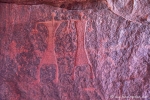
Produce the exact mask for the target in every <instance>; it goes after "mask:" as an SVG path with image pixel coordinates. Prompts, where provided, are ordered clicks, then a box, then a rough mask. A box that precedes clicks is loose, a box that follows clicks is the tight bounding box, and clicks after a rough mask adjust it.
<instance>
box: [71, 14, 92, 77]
mask: <svg viewBox="0 0 150 100" xmlns="http://www.w3.org/2000/svg"><path fill="white" fill-rule="evenodd" d="M83 15H84V14H83V13H80V17H81V19H80V20H77V21H75V27H76V30H77V51H76V60H75V67H76V66H83V65H89V66H90V73H91V75H90V77H91V78H94V74H93V68H92V65H91V63H90V61H89V58H88V54H87V51H86V47H85V31H86V25H87V20H84V19H83ZM74 69H75V68H74ZM74 76H75V75H74ZM74 76H73V79H74Z"/></svg>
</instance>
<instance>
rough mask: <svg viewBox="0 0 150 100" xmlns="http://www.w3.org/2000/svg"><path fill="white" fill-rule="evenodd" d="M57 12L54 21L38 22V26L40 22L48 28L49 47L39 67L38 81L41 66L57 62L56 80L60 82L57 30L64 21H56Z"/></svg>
mask: <svg viewBox="0 0 150 100" xmlns="http://www.w3.org/2000/svg"><path fill="white" fill-rule="evenodd" d="M55 16H56V15H55V13H52V21H46V22H38V23H37V24H36V28H37V25H38V24H44V25H45V26H46V27H47V29H48V34H49V36H48V48H47V51H46V52H45V53H44V55H43V58H42V61H41V63H40V66H39V69H38V74H37V75H38V76H37V77H38V82H39V81H40V68H41V66H42V65H43V64H55V66H56V77H55V80H54V82H56V83H57V82H58V77H59V75H58V74H59V72H58V65H57V58H56V54H55V32H56V30H57V29H58V27H59V26H60V24H61V23H62V21H55V20H54V17H55Z"/></svg>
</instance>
